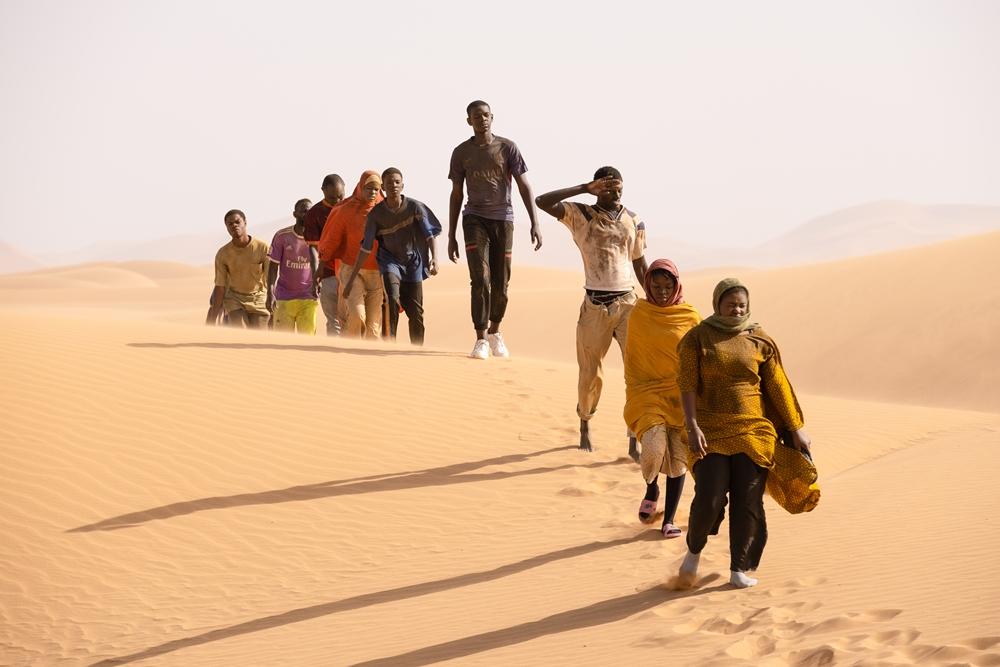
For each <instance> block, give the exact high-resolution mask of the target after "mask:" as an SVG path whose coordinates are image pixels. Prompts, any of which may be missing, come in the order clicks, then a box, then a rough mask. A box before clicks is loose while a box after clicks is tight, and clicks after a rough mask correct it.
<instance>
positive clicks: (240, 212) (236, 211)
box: [222, 208, 247, 222]
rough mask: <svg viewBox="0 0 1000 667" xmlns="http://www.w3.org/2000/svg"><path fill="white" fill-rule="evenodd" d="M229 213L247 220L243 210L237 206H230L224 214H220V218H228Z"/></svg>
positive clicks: (244, 220)
mask: <svg viewBox="0 0 1000 667" xmlns="http://www.w3.org/2000/svg"><path fill="white" fill-rule="evenodd" d="M231 215H238V216H240V217H241V218H243V222H246V221H247V214H246V213H244V212H243V211H241V210H240V209H238V208H231V209H229V210H228V211H226V214H225V215H224V216H222V219H223V220H225V219H226V218H228V217H229V216H231Z"/></svg>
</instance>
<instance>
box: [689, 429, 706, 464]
mask: <svg viewBox="0 0 1000 667" xmlns="http://www.w3.org/2000/svg"><path fill="white" fill-rule="evenodd" d="M687 436H688V447H690V448H691V453H692V454H694V455H695V456H696V457H698V458H699V459H702V458H705V455H706V454H708V449H707V447H708V442H706V441H705V434H704V433H702V432H701V429H700V428H698V425H697V424H694V425H692V426H688V429H687Z"/></svg>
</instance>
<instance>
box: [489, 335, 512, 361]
mask: <svg viewBox="0 0 1000 667" xmlns="http://www.w3.org/2000/svg"><path fill="white" fill-rule="evenodd" d="M486 337H487V338H488V339H489V340H490V354H492V355H493V356H494V357H502V358H504V359H506V358H507V357H509V356H510V350H508V349H507V346H506V345H504V343H503V334H499V333H495V334H486Z"/></svg>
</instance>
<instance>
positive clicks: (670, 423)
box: [624, 259, 701, 538]
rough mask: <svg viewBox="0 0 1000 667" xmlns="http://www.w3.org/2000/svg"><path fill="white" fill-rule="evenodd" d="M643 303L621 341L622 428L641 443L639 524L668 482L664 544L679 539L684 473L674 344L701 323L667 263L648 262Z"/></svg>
mask: <svg viewBox="0 0 1000 667" xmlns="http://www.w3.org/2000/svg"><path fill="white" fill-rule="evenodd" d="M643 286H644V287H645V291H646V298H645V299H644V300H642V301H639V302H638V303H637V304H636V306H635V308H633V309H632V313H631V314H630V315H629V319H628V334H627V335H626V337H625V340H626V343H625V410H624V417H625V423H626V424H627V425H628V428H629V430H630V431H631V432H632V433H635V435H636V438H638V440H639V442H641V443H642V454H641V455H640V456H639V465H640V467H641V468H642V477H643V480H644V481H645V482H646V494H645V497H644V498H643V500H642V503H640V505H639V520H640V521H642V522H643V523H649V522H651V521H653V515H654V513H655V512H656V502H657V500H658V499H659V497H660V485H659V483H658V481H657V479H658V477H659V475H660V473H661V472H662V473H664V474H666V476H667V483H666V492H665V494H664V501H663V525H662V527H661V528H660V532H662V533H663V536H664V537H666V538H674V537H680V535H681V529H680V528H678V527H677V526H675V525H674V515H675V513H676V512H677V505H678V502H679V501H680V497H681V491H683V490H684V478H685V476H686V473H687V442H686V440H685V438H684V412H683V411H682V410H681V394H680V390H679V389H678V388H677V372H678V368H679V366H680V359H679V358H678V356H677V344H678V343H679V342H680V340H681V338H683V337H684V334H686V333H687V332H688V331H690V330H691V327H693V326H694V325H696V324H698V322H700V321H701V316H699V315H698V311H697V310H695V309H694V306H691V305H689V304H687V303H685V302H684V286H683V285H682V284H681V278H680V272H679V271H678V270H677V267H676V266H675V265H674V263H673V262H671V261H670V260H669V259H658V260H656V261H655V262H653V263H652V264H651V265H650V266H649V269H648V270H647V271H646V275H645V277H644V279H643Z"/></svg>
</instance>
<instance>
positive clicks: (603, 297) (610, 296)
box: [586, 289, 632, 306]
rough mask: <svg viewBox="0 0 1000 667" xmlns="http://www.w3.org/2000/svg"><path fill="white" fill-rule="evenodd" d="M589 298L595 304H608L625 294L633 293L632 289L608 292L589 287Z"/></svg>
mask: <svg viewBox="0 0 1000 667" xmlns="http://www.w3.org/2000/svg"><path fill="white" fill-rule="evenodd" d="M586 292H587V298H588V299H590V302H591V303H592V304H594V305H595V306H607V305H608V304H612V303H614V302H615V301H617V300H618V299H620V298H622V297H623V296H628V295H629V294H631V293H632V290H628V291H626V292H606V291H604V290H597V289H589V290H586Z"/></svg>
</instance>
